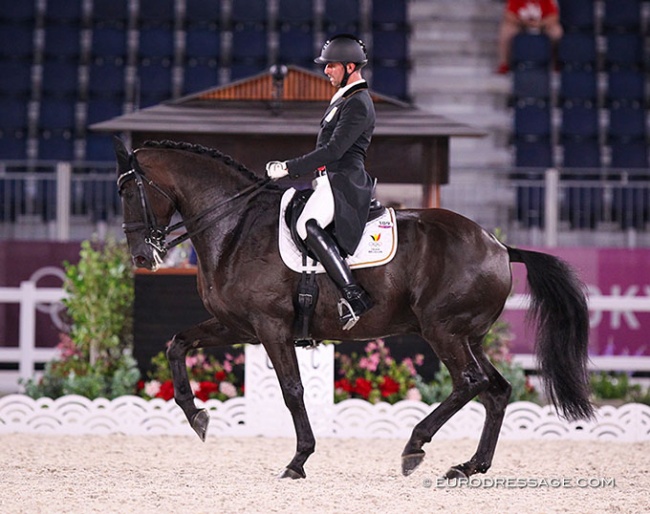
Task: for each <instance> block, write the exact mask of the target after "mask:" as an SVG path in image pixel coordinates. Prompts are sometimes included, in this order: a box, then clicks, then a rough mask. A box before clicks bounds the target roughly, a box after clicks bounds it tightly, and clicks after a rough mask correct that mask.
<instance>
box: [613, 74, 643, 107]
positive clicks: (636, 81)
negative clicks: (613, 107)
mask: <svg viewBox="0 0 650 514" xmlns="http://www.w3.org/2000/svg"><path fill="white" fill-rule="evenodd" d="M645 88H646V77H645V73H644V72H642V71H637V70H629V69H621V70H610V71H609V73H608V74H607V93H606V99H607V101H608V102H609V103H612V102H614V101H619V102H627V103H643V102H645V98H646V96H645V94H646V93H645Z"/></svg>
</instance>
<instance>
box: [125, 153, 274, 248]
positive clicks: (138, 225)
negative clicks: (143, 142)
mask: <svg viewBox="0 0 650 514" xmlns="http://www.w3.org/2000/svg"><path fill="white" fill-rule="evenodd" d="M131 180H135V183H136V185H137V187H138V195H139V197H140V206H141V207H142V213H143V221H131V222H128V223H127V222H124V223H122V229H123V230H124V233H125V234H128V233H129V232H136V231H139V230H145V232H146V234H145V237H144V242H145V243H146V244H148V245H149V246H151V247H152V248H153V249H154V250H155V255H156V259H162V258H163V257H164V256H165V255H166V254H167V252H168V251H169V250H170V249H171V248H173V247H175V246H178V245H179V244H181V243H182V242H183V241H186V240H187V239H189V238H191V237H192V236H194V235H196V234H199V233H201V232H203V231H204V230H206V229H207V228H209V227H210V226H211V225H213V224H214V223H215V222H216V221H217V220H218V219H221V218H223V217H225V216H228V215H230V214H232V213H233V212H235V211H236V210H237V209H239V208H240V207H241V206H242V205H245V204H246V203H248V202H249V201H250V200H251V199H252V198H253V197H255V196H256V195H257V194H258V193H259V192H260V191H261V190H262V189H264V188H265V187H266V185H267V184H268V183H269V182H270V181H271V179H269V178H265V179H260V180H259V181H258V182H255V183H253V184H251V185H250V186H247V187H245V188H244V189H242V190H241V191H239V192H238V193H236V194H235V195H234V196H232V197H230V198H226V199H225V200H223V201H221V202H219V203H217V204H215V205H212V206H210V207H208V208H206V209H204V210H202V211H201V212H199V213H198V214H196V215H194V216H192V217H191V218H189V219H187V220H181V221H179V222H178V223H175V224H174V225H171V226H168V225H163V224H159V223H158V222H157V220H156V215H155V213H154V211H153V209H152V207H151V203H150V201H149V198H148V196H147V191H146V189H145V183H146V184H147V185H148V186H150V187H152V188H153V189H154V190H156V191H157V192H158V193H160V194H161V195H162V196H164V197H165V198H166V199H167V200H168V201H169V202H170V203H171V204H172V206H173V207H174V210H177V208H176V202H175V201H174V199H173V198H172V196H171V195H170V194H169V193H167V192H166V191H165V190H164V189H162V188H161V187H160V186H159V185H158V184H156V183H155V182H154V181H153V180H151V179H149V178H147V177H146V176H145V174H144V172H143V171H142V170H141V169H140V166H139V164H138V161H137V160H136V159H135V156H134V155H131V169H130V170H129V171H127V172H125V173H122V174H121V175H120V176H119V177H118V178H117V190H118V193H119V195H120V196H122V190H123V188H124V185H125V184H126V183H128V182H129V181H131ZM239 200H242V201H241V202H240V201H239ZM233 202H236V203H234V204H233V205H230V207H228V208H227V209H225V210H224V211H223V212H221V213H220V215H219V216H214V217H212V218H211V219H209V220H206V221H205V223H203V224H200V225H199V226H198V228H196V229H195V230H193V231H192V232H188V231H187V229H186V231H185V233H183V234H181V235H180V236H178V237H176V238H174V239H172V240H171V241H169V242H167V240H166V238H167V236H168V235H169V234H171V233H172V232H174V231H175V230H178V229H179V228H181V227H186V225H187V224H190V223H193V222H196V221H199V220H200V219H202V218H203V217H205V216H206V215H208V214H210V213H214V212H217V211H218V210H219V209H222V208H224V207H226V206H228V204H232V203H233Z"/></svg>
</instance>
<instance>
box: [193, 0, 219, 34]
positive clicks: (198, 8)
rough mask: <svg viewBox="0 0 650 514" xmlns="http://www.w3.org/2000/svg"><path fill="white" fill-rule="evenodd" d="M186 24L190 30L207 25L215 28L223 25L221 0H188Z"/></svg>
mask: <svg viewBox="0 0 650 514" xmlns="http://www.w3.org/2000/svg"><path fill="white" fill-rule="evenodd" d="M185 25H186V27H187V28H188V30H191V29H192V28H193V27H197V26H198V27H203V26H206V25H207V26H211V27H214V28H217V27H219V26H220V25H221V1H220V0H212V1H210V2H206V1H205V0H186V4H185Z"/></svg>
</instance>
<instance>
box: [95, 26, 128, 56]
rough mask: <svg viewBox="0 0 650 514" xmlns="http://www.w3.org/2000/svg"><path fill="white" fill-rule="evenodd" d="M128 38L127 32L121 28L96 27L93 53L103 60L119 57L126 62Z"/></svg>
mask: <svg viewBox="0 0 650 514" xmlns="http://www.w3.org/2000/svg"><path fill="white" fill-rule="evenodd" d="M127 36H128V34H127V31H126V30H125V29H124V28H122V27H119V26H111V25H106V26H101V27H95V28H94V29H93V32H92V47H91V52H92V54H93V55H94V56H98V57H100V58H103V59H106V58H108V57H114V58H115V57H118V58H120V59H122V60H123V61H125V62H126V56H127V48H126V44H127Z"/></svg>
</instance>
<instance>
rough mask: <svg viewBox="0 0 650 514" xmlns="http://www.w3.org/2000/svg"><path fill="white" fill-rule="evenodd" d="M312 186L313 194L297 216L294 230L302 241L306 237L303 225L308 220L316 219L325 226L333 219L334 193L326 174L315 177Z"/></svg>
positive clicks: (320, 225)
mask: <svg viewBox="0 0 650 514" xmlns="http://www.w3.org/2000/svg"><path fill="white" fill-rule="evenodd" d="M311 185H312V187H313V188H314V192H313V194H312V195H311V196H310V197H309V200H307V204H306V205H305V209H304V210H303V211H302V214H301V215H300V217H299V218H298V222H297V223H296V231H297V232H298V235H299V236H300V239H302V240H303V241H304V240H305V239H306V238H307V228H306V227H305V225H306V224H307V222H308V221H309V220H316V223H318V226H319V227H321V228H325V227H327V225H329V224H330V223H332V221H334V195H333V194H332V186H331V185H330V181H329V178H327V175H322V176H320V177H316V178H315V179H314V180H313V181H312V183H311Z"/></svg>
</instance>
